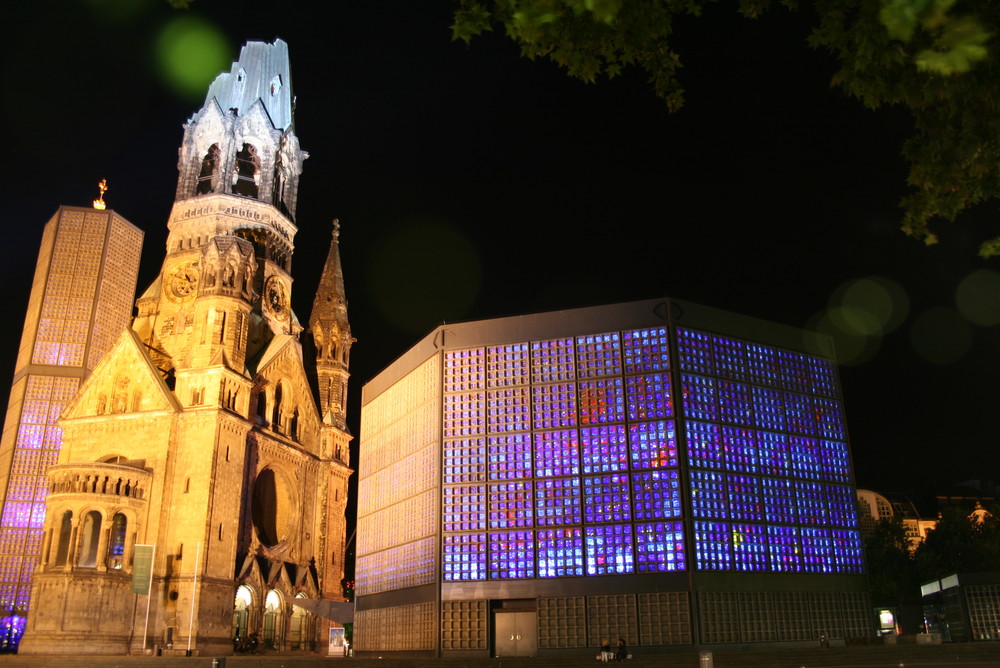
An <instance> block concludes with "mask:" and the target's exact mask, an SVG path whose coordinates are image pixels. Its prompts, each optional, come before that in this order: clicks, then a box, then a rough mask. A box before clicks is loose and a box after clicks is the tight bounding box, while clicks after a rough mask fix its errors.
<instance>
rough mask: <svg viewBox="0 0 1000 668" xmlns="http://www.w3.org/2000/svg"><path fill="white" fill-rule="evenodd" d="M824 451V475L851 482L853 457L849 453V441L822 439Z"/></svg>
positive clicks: (835, 479) (829, 478)
mask: <svg viewBox="0 0 1000 668" xmlns="http://www.w3.org/2000/svg"><path fill="white" fill-rule="evenodd" d="M820 448H821V449H822V452H823V477H824V478H826V479H827V480H834V481H837V482H850V480H851V474H850V471H851V458H850V457H849V456H848V454H847V443H843V442H838V441H820Z"/></svg>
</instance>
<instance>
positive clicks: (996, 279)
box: [955, 269, 1000, 327]
mask: <svg viewBox="0 0 1000 668" xmlns="http://www.w3.org/2000/svg"><path fill="white" fill-rule="evenodd" d="M955 307H956V308H957V309H958V312H959V313H961V314H962V315H963V316H964V317H965V318H966V319H967V320H968V321H969V322H972V323H973V324H976V325H981V326H983V327H991V326H993V325H995V324H997V323H1000V274H998V273H997V272H995V271H990V270H989V269H979V270H977V271H974V272H972V273H971V274H969V275H968V276H966V277H965V278H963V279H962V282H961V283H959V284H958V288H957V289H956V290H955Z"/></svg>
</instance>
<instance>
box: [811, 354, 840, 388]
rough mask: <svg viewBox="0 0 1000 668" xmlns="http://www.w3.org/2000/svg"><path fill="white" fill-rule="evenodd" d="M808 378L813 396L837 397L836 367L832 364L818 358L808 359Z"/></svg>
mask: <svg viewBox="0 0 1000 668" xmlns="http://www.w3.org/2000/svg"><path fill="white" fill-rule="evenodd" d="M809 376H810V379H811V380H812V391H813V393H814V394H818V395H822V396H824V397H834V398H835V397H837V394H838V393H837V365H836V364H835V363H834V362H832V361H830V360H824V359H820V358H818V357H813V358H810V359H809Z"/></svg>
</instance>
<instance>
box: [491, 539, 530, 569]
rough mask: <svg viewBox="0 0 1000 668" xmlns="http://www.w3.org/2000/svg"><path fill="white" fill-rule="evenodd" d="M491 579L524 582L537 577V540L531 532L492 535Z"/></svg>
mask: <svg viewBox="0 0 1000 668" xmlns="http://www.w3.org/2000/svg"><path fill="white" fill-rule="evenodd" d="M489 562H490V579H491V580H523V579H527V578H533V577H535V538H534V535H533V534H532V532H531V531H501V532H497V533H491V534H490V551H489Z"/></svg>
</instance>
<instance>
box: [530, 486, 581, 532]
mask: <svg viewBox="0 0 1000 668" xmlns="http://www.w3.org/2000/svg"><path fill="white" fill-rule="evenodd" d="M535 517H536V523H537V524H538V525H539V526H560V525H567V524H581V523H582V519H583V518H582V516H581V514H580V479H579V478H549V479H546V480H536V481H535Z"/></svg>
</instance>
